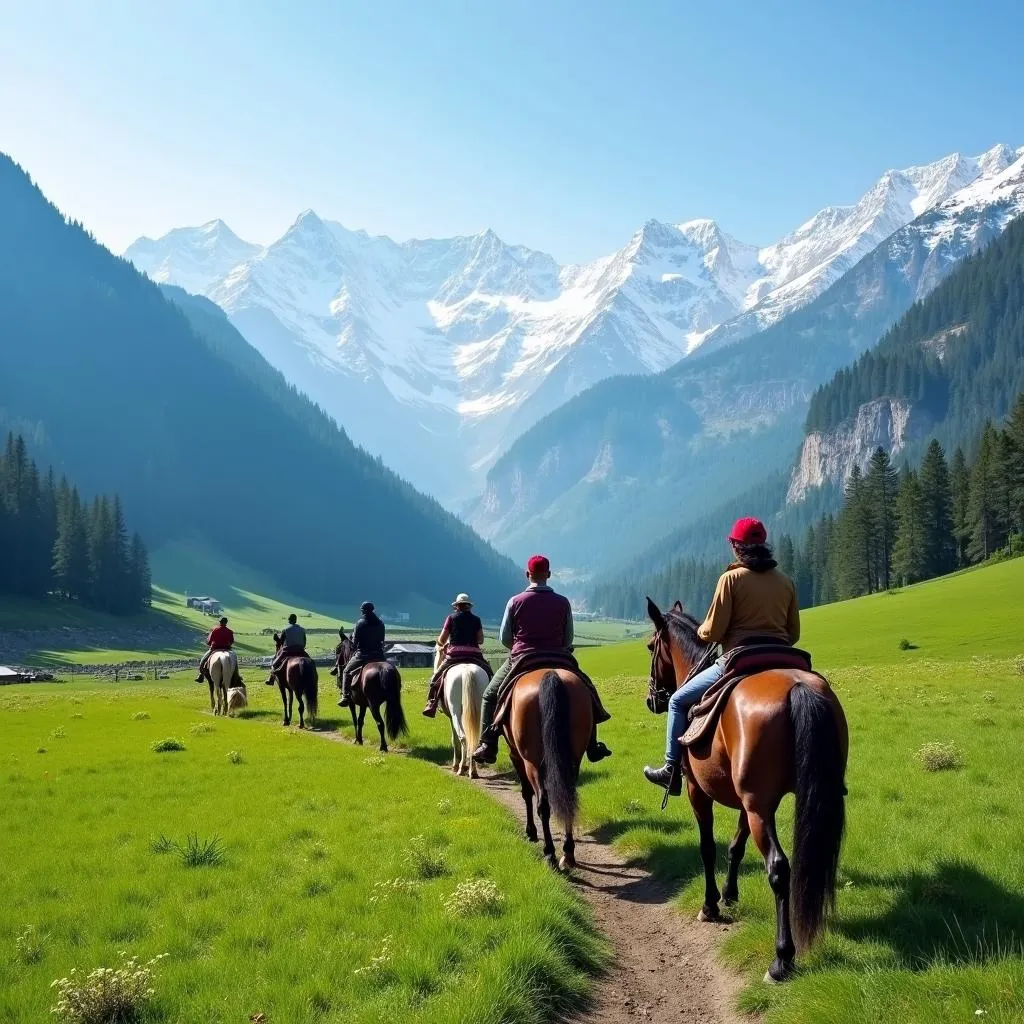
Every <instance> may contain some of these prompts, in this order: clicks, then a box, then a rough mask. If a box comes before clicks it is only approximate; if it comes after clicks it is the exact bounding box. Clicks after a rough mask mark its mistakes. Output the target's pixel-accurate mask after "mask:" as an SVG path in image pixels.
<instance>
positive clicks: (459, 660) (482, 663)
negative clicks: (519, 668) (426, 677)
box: [430, 647, 494, 684]
mask: <svg viewBox="0 0 1024 1024" xmlns="http://www.w3.org/2000/svg"><path fill="white" fill-rule="evenodd" d="M456 665H476V666H477V667H478V668H482V669H483V670H484V671H485V672H486V673H487V678H488V679H493V678H494V669H493V668H491V663H490V662H489V661H488V660H487V659H486V658H485V657H484V652H483V651H481V650H480V648H479V647H450V648H449V649H448V655H447V656H446V657H445V659H444V661H442V662H441V664H440V665H438V666H437V671H436V672H435V673H434V674H433V675H432V676H431V677H430V682H431V683H432V684H433V683H436V682H437V681H438V680H439V679H443V678H444V675H445V673H446V672H447V671H448V669H450V668H454V667H455V666H456Z"/></svg>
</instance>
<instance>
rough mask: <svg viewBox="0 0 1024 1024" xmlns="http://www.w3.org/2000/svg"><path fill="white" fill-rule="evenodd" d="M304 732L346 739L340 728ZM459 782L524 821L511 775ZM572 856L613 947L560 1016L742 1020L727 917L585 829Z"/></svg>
mask: <svg viewBox="0 0 1024 1024" xmlns="http://www.w3.org/2000/svg"><path fill="white" fill-rule="evenodd" d="M312 735H314V736H321V737H323V738H324V739H327V740H332V741H334V742H337V743H351V740H350V739H349V738H348V737H347V736H344V735H343V734H342V733H340V732H320V731H315V732H313V734H312ZM372 746H374V744H368V745H367V747H366V749H367V750H370V749H371V747H372ZM439 770H447V769H439ZM484 771H485V772H486V769H485V770H484ZM466 782H467V785H478V786H480V787H482V788H483V789H484V790H485V791H486V792H487V793H489V794H490V795H491V796H492V797H493V798H494V799H495V800H497V801H498V802H499V803H501V804H504V805H505V806H506V807H507V808H508V809H509V810H510V811H511V812H512V813H513V814H514V815H515V817H516V818H517V820H519V821H520V822H521V823H522V824H523V827H524V829H525V825H526V812H525V809H524V806H523V798H522V796H521V795H520V792H519V786H518V784H517V783H515V781H514V780H513V779H511V778H510V777H509V776H504V775H496V774H494V773H490V772H487V774H482V775H481V777H480V779H478V780H476V781H474V782H470V780H468V779H467V780H466ZM559 841H560V839H559V837H558V835H556V843H557V842H559ZM523 842H526V839H525V837H524V839H523ZM576 861H577V868H576V870H574V871H573V872H572V874H571V875H570V876H569V877H570V879H571V881H572V883H573V884H574V885H575V887H576V889H577V890H578V891H579V893H580V895H581V896H582V897H583V898H584V899H585V900H586V901H587V903H589V904H590V908H591V911H592V912H593V915H594V922H595V923H596V925H597V928H598V930H599V931H600V932H601V933H602V934H603V935H604V936H605V937H606V938H607V939H609V940H610V941H611V943H612V946H613V949H614V953H613V957H612V962H611V965H610V967H609V970H608V972H607V973H606V974H605V975H604V976H603V977H601V978H598V979H597V980H596V982H595V985H594V992H593V1002H592V1004H591V1007H590V1009H589V1010H588V1011H587V1012H586V1013H581V1014H578V1015H576V1016H574V1017H572V1018H570V1020H568V1021H566V1022H565V1024H635V1022H637V1021H644V1022H646V1024H749V1021H750V1018H740V1016H739V1015H738V1014H737V1013H736V1012H735V1010H734V1009H733V1007H734V1006H735V1002H736V995H737V993H738V992H739V991H740V989H741V988H742V987H743V982H742V979H740V978H738V977H737V976H736V975H734V974H733V973H732V972H730V971H728V970H727V969H726V968H724V967H723V966H722V965H721V964H720V963H719V962H718V960H717V957H716V950H715V947H716V946H717V944H718V942H719V940H720V939H721V937H722V934H723V933H724V932H727V931H728V930H729V928H730V925H729V924H700V923H698V922H697V921H696V920H695V919H694V920H688V919H686V918H684V917H682V916H681V915H680V914H679V913H677V912H676V911H675V910H673V909H672V900H671V897H670V895H669V893H668V891H667V890H666V889H665V887H664V886H663V885H662V884H661V883H660V882H659V881H658V880H657V879H656V878H654V877H653V876H652V875H650V874H648V872H646V871H644V870H643V869H642V868H638V867H634V866H630V865H628V864H627V863H626V861H625V860H624V858H623V857H622V856H621V855H620V854H618V853H617V852H616V851H615V850H614V849H613V848H612V847H611V846H608V845H606V844H604V843H600V842H598V841H597V840H596V839H595V838H594V837H593V836H591V835H589V834H586V833H583V834H580V835H577V838H576Z"/></svg>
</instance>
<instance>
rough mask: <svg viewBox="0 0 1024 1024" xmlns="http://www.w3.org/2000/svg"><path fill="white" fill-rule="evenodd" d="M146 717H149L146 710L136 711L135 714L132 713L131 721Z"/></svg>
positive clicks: (142, 720) (138, 720) (143, 719)
mask: <svg viewBox="0 0 1024 1024" xmlns="http://www.w3.org/2000/svg"><path fill="white" fill-rule="evenodd" d="M147 718H149V712H148V711H136V712H135V714H134V715H132V721H133V722H144V721H145V720H146V719H147Z"/></svg>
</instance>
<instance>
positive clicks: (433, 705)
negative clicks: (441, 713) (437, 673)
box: [423, 683, 440, 718]
mask: <svg viewBox="0 0 1024 1024" xmlns="http://www.w3.org/2000/svg"><path fill="white" fill-rule="evenodd" d="M439 690H440V686H439V685H438V684H437V683H432V684H431V686H430V689H429V690H427V706H426V707H425V708H424V709H423V717H424V718H433V717H434V715H436V714H437V703H438V700H439V698H440V693H439Z"/></svg>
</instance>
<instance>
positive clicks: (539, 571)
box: [526, 555, 551, 576]
mask: <svg viewBox="0 0 1024 1024" xmlns="http://www.w3.org/2000/svg"><path fill="white" fill-rule="evenodd" d="M526 571H527V572H528V573H529V574H530V575H531V576H542V575H544V573H547V574H548V575H549V576H550V575H551V563H550V562H549V561H548V560H547V558H546V557H545V556H544V555H531V557H530V560H529V561H528V562H527V563H526Z"/></svg>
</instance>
